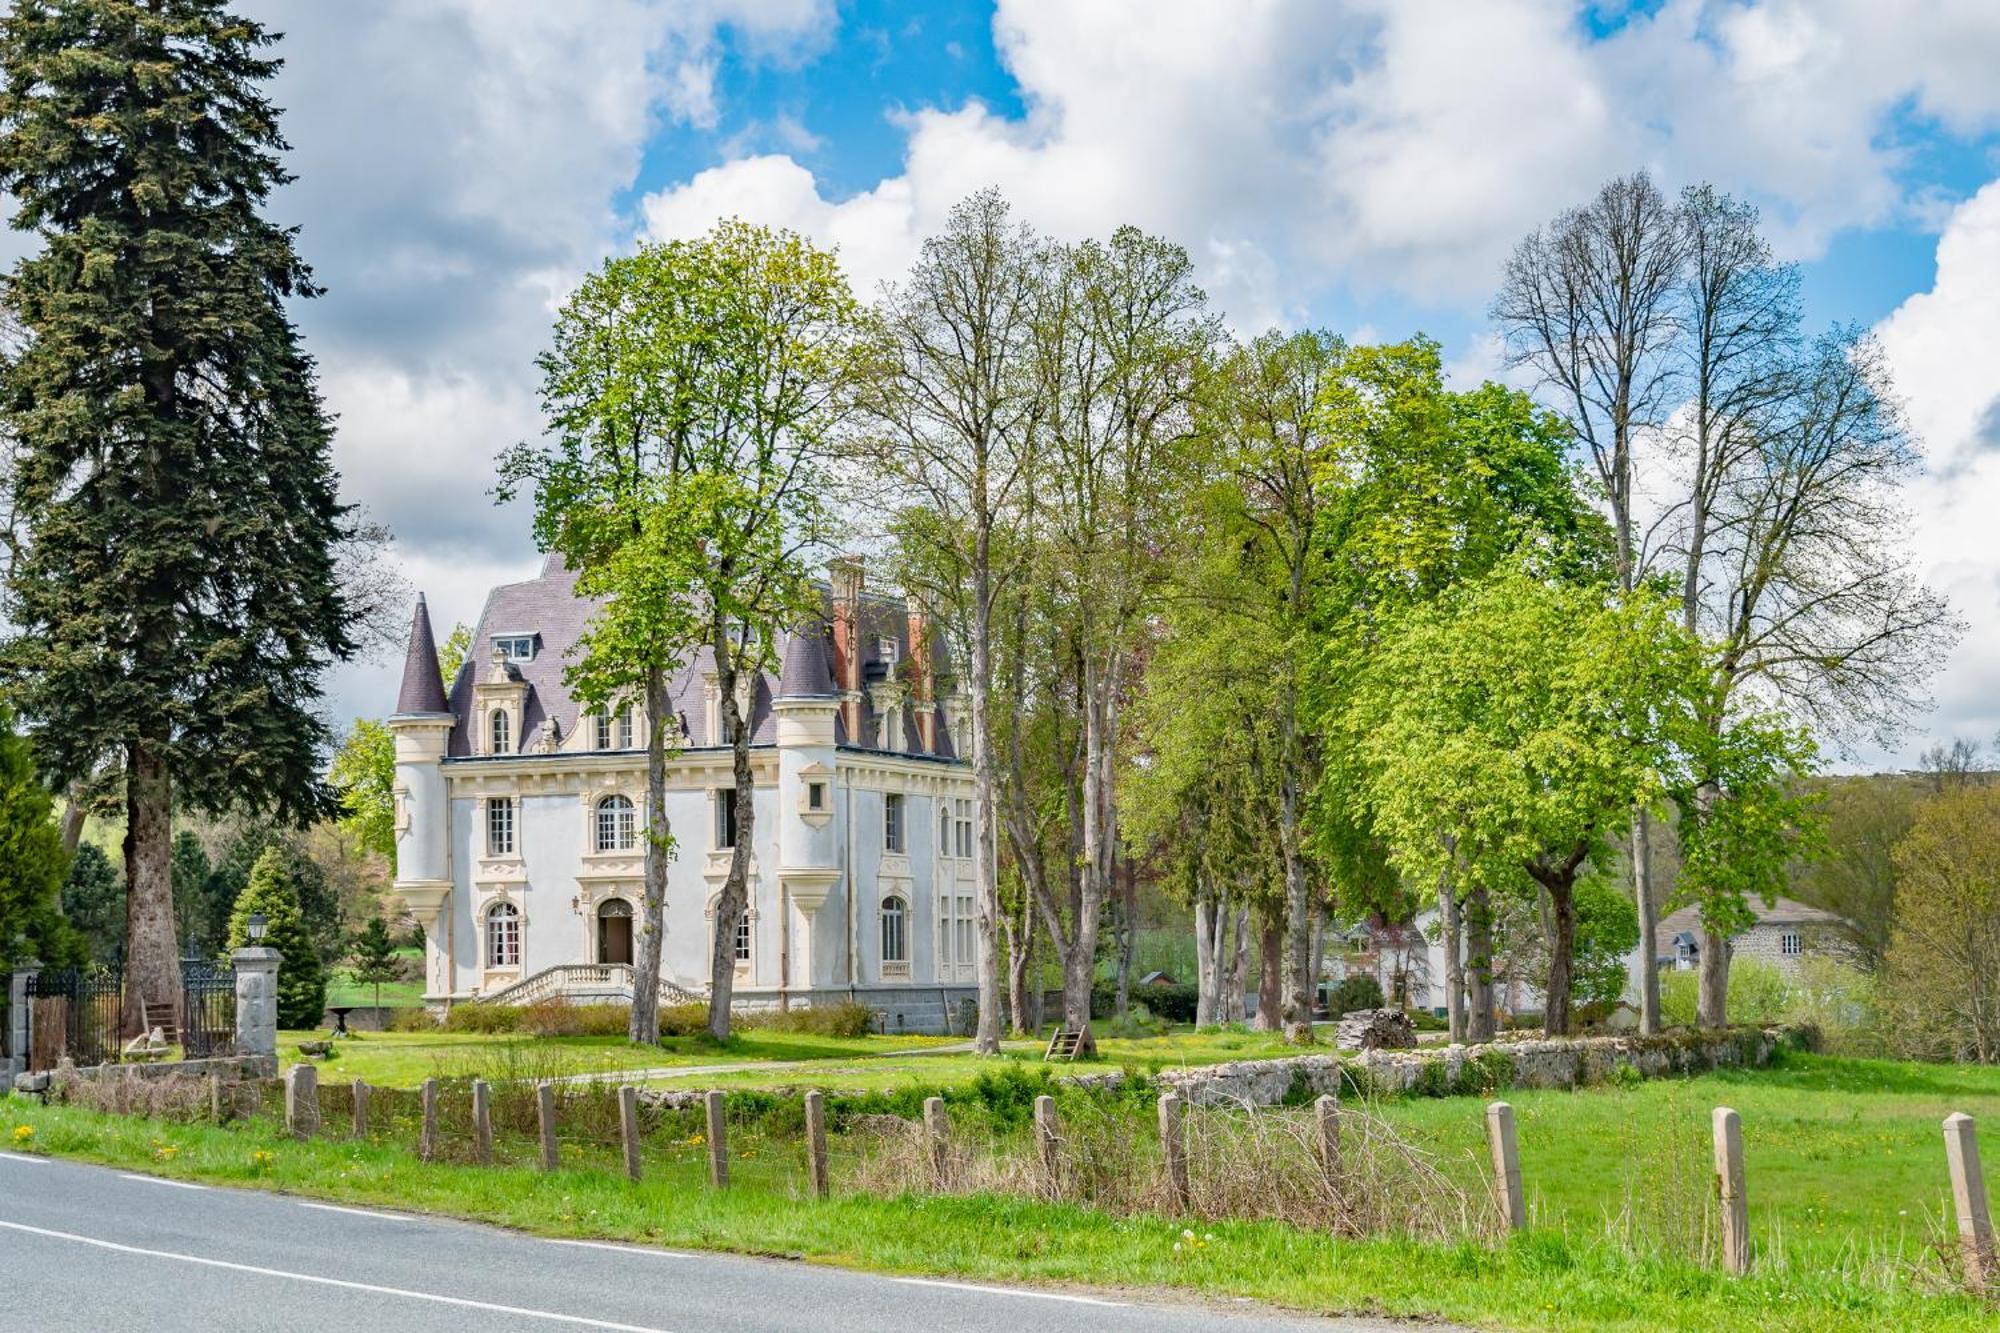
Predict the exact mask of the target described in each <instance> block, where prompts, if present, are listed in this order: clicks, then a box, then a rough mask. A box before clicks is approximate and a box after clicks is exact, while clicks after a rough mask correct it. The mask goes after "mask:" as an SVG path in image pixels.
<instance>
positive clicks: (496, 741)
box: [486, 708, 514, 754]
mask: <svg viewBox="0 0 2000 1333" xmlns="http://www.w3.org/2000/svg"><path fill="white" fill-rule="evenodd" d="M486 738H487V741H488V742H489V743H488V745H487V747H486V750H487V753H488V754H507V753H510V752H511V751H512V750H513V748H514V735H513V724H512V723H511V722H509V721H508V720H507V713H506V711H505V710H504V709H499V708H496V709H494V710H493V716H492V718H491V719H490V720H489V721H488V722H487V730H486Z"/></svg>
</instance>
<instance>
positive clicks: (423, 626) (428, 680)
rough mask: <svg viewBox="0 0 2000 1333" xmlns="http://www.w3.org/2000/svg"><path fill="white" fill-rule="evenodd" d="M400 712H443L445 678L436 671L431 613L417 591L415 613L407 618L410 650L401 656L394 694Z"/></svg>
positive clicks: (435, 651) (436, 660) (435, 643)
mask: <svg viewBox="0 0 2000 1333" xmlns="http://www.w3.org/2000/svg"><path fill="white" fill-rule="evenodd" d="M396 711H397V712H399V713H446V712H450V711H451V705H450V704H448V703H446V702H445V697H444V680H443V678H442V677H440V676H439V674H438V653H437V641H436V640H435V639H433V638H432V637H431V613H430V609H429V608H428V607H426V606H425V605H424V595H423V594H422V593H418V594H417V610H416V614H415V615H414V616H412V617H411V618H410V650H409V652H408V653H406V654H405V655H404V657H403V688H402V689H401V690H399V691H398V692H397V694H396Z"/></svg>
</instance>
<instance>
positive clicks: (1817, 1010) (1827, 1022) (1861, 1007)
mask: <svg viewBox="0 0 2000 1333" xmlns="http://www.w3.org/2000/svg"><path fill="white" fill-rule="evenodd" d="M1876 989H1877V982H1876V978H1875V976H1874V975H1872V974H1871V973H1868V972H1864V971H1862V970H1861V969H1860V968H1858V967H1854V966H1852V965H1851V964H1848V963H1845V962H1842V961H1841V960H1839V959H1837V958H1829V957H1826V956H1825V955H1823V954H1811V953H1809V954H1807V955H1805V956H1804V957H1803V958H1801V959H1799V960H1798V972H1797V974H1796V975H1795V976H1794V977H1793V979H1792V985H1791V993H1790V996H1789V999H1788V1002H1787V1004H1786V1007H1785V1021H1786V1022H1788V1023H1804V1024H1810V1025H1811V1026H1812V1027H1813V1028H1814V1029H1815V1030H1817V1031H1818V1033H1819V1034H1820V1049H1822V1050H1824V1051H1825V1052H1827V1054H1829V1055H1861V1056H1879V1055H1883V1054H1885V1053H1886V1052H1887V1051H1888V1049H1889V1043H1888V1041H1887V1039H1886V1038H1887V1034H1885V1033H1884V1032H1883V1030H1882V1023H1881V1019H1880V1013H1879V1009H1878V1000H1877V996H1876Z"/></svg>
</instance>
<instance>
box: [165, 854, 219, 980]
mask: <svg viewBox="0 0 2000 1333" xmlns="http://www.w3.org/2000/svg"><path fill="white" fill-rule="evenodd" d="M168 873H169V875H170V877H171V878H172V880H173V890H174V932H175V933H176V934H177V935H179V936H180V941H181V952H182V954H183V955H185V956H187V957H200V956H201V955H203V954H208V953H213V952H214V951H215V949H216V948H217V947H218V946H219V945H220V944H221V942H222V937H221V933H220V932H219V931H214V930H211V929H210V927H211V925H212V924H213V923H214V921H215V920H216V917H217V915H218V913H217V912H216V911H215V910H214V906H213V904H211V903H210V902H209V893H210V891H211V889H212V888H213V883H212V880H213V876H214V874H215V868H214V867H213V866H211V865H210V864H209V861H208V852H207V851H206V850H204V849H203V847H202V845H201V839H200V838H197V837H196V836H195V835H194V834H193V833H192V832H190V831H188V830H186V829H183V830H181V831H180V832H179V833H177V834H175V835H174V845H173V853H172V855H171V856H170V857H169V859H168Z"/></svg>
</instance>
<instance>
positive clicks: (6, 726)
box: [0, 706, 122, 967]
mask: <svg viewBox="0 0 2000 1333" xmlns="http://www.w3.org/2000/svg"><path fill="white" fill-rule="evenodd" d="M90 850H91V851H93V852H96V854H97V857H98V859H99V860H103V859H104V853H102V852H99V851H97V849H96V848H95V847H92V848H90ZM66 860H67V858H66V857H65V856H64V854H63V839H62V830H61V828H60V827H58V825H57V824H56V820H55V802H54V801H53V800H52V799H51V798H50V796H49V793H48V789H47V788H46V787H44V786H43V785H42V784H41V782H40V780H39V779H38V778H37V777H36V775H35V765H34V759H33V757H32V756H31V755H30V753H29V751H28V743H27V741H26V740H24V739H22V737H21V736H20V734H19V733H18V732H16V731H15V730H14V719H13V716H12V715H11V714H9V713H8V712H7V710H6V708H5V707H4V706H0V967H5V966H7V965H9V964H11V963H14V962H18V961H20V960H21V959H22V958H24V957H28V956H33V957H36V958H39V959H40V960H41V961H42V962H44V963H47V964H50V965H52V966H59V965H61V964H64V963H69V962H74V961H77V960H78V955H79V954H80V953H81V952H82V948H81V944H80V942H79V941H78V940H77V939H76V937H75V935H74V934H73V932H71V930H70V929H69V927H68V926H67V925H66V924H65V923H64V921H63V919H62V917H63V913H62V912H60V911H59V910H58V903H59V901H60V899H59V895H60V894H62V893H63V892H64V890H65V881H64V872H65V869H66ZM105 869H106V871H109V870H110V865H109V863H108V862H106V865H105ZM111 879H112V883H113V886H114V888H115V885H116V876H115V875H112V876H111ZM118 896H119V897H120V898H122V895H118ZM111 919H112V921H113V922H114V923H115V922H117V921H119V920H121V919H122V917H121V916H117V915H114V916H113V917H112V918H111ZM114 938H115V932H114Z"/></svg>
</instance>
